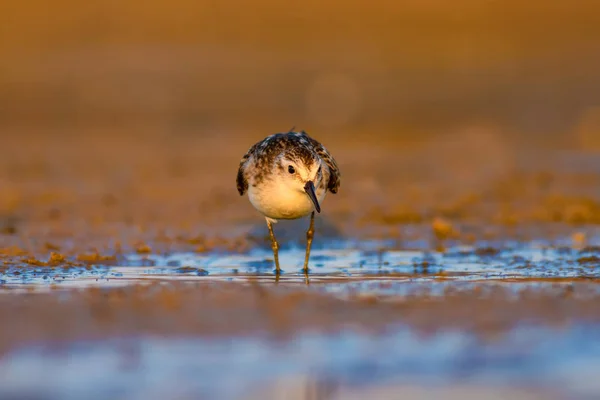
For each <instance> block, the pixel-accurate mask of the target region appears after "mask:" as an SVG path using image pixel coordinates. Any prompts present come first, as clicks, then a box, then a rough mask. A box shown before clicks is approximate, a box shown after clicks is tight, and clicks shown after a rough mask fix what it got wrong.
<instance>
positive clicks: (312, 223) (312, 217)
mask: <svg viewBox="0 0 600 400" xmlns="http://www.w3.org/2000/svg"><path fill="white" fill-rule="evenodd" d="M314 235H315V212H314V211H313V212H312V213H311V214H310V225H309V227H308V230H307V231H306V255H305V256H304V273H305V274H308V259H309V258H310V246H311V245H312V241H313V237H314Z"/></svg>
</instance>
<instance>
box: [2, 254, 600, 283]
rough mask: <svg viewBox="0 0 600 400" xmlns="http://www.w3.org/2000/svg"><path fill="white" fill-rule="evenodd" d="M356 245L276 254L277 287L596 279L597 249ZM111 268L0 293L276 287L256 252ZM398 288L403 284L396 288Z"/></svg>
mask: <svg viewBox="0 0 600 400" xmlns="http://www.w3.org/2000/svg"><path fill="white" fill-rule="evenodd" d="M352 245H353V243H346V245H345V246H338V247H337V248H333V249H328V250H323V249H321V250H314V251H313V252H312V255H311V268H310V273H309V276H308V280H307V279H306V278H307V277H306V276H305V274H304V273H303V271H302V263H303V259H304V249H301V248H291V249H287V250H284V251H281V252H280V262H281V265H282V275H281V276H280V278H279V280H278V281H279V282H287V283H294V282H297V283H330V284H335V285H337V286H338V287H339V285H342V284H348V285H349V286H353V287H357V286H358V287H359V288H360V290H361V291H377V290H378V289H377V287H378V286H377V285H373V284H371V283H372V282H373V281H375V282H382V281H386V282H391V283H393V284H394V287H395V288H396V289H397V293H394V292H390V289H389V288H387V289H386V292H388V294H403V293H404V292H405V291H406V290H407V289H408V288H410V287H411V285H416V284H419V283H424V282H438V283H439V282H442V281H443V282H446V283H448V282H454V283H457V284H458V283H461V282H498V283H501V282H505V283H506V282H511V283H521V284H523V283H526V282H537V283H544V282H552V283H556V282H560V281H564V282H567V283H568V282H569V281H570V280H584V281H585V280H595V279H598V278H600V248H598V247H594V246H590V247H587V248H584V249H580V250H576V249H572V248H569V247H550V246H549V245H548V244H546V243H541V244H536V243H512V244H511V246H510V247H509V246H506V247H502V248H497V247H483V246H481V245H480V246H461V247H452V248H449V249H446V250H445V251H443V252H436V251H427V250H394V249H391V250H387V249H386V248H385V247H384V246H383V244H382V243H377V242H373V243H370V244H364V243H363V247H362V248H356V247H352ZM117 264H118V265H116V266H109V265H102V264H97V265H92V266H87V267H68V268H61V267H58V268H54V267H27V266H26V267H25V268H23V266H20V265H15V266H13V267H9V268H7V269H6V270H5V271H4V272H1V273H0V292H1V291H2V290H1V289H32V288H34V289H44V288H50V287H51V288H53V289H56V288H72V287H88V286H102V287H112V286H123V285H130V284H133V283H144V282H148V281H157V280H158V281H173V280H177V281H210V282H212V281H242V282H244V281H248V280H249V279H253V280H255V279H260V280H262V281H265V282H269V281H274V280H275V279H274V277H275V274H274V269H273V261H272V253H271V252H270V250H263V249H254V250H252V251H250V252H248V253H245V254H223V253H214V254H211V253H173V254H166V255H155V254H152V255H140V254H129V255H126V256H123V257H121V258H120V259H119V260H118V262H117ZM398 283H402V285H398Z"/></svg>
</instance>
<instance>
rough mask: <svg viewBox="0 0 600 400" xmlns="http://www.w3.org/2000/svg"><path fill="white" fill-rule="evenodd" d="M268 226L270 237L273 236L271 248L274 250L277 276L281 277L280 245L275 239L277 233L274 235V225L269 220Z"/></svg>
mask: <svg viewBox="0 0 600 400" xmlns="http://www.w3.org/2000/svg"><path fill="white" fill-rule="evenodd" d="M267 226H268V227H269V236H271V248H272V249H273V259H274V260H275V274H277V275H279V274H280V273H281V269H280V268H279V244H278V243H277V239H275V233H273V223H272V222H271V221H269V220H267Z"/></svg>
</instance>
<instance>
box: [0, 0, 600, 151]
mask: <svg viewBox="0 0 600 400" xmlns="http://www.w3.org/2000/svg"><path fill="white" fill-rule="evenodd" d="M0 59H1V60H2V61H1V62H0V121H1V122H0V124H1V126H2V128H1V129H2V136H5V135H6V136H7V135H9V134H11V133H13V134H19V135H23V134H25V133H26V132H28V131H29V129H22V128H25V127H27V128H35V129H34V130H35V131H36V132H38V133H39V132H40V129H39V128H40V127H41V128H43V132H44V134H46V135H58V134H59V133H63V134H78V133H81V132H82V131H81V129H88V132H89V128H101V129H103V130H104V129H107V130H108V131H110V130H111V129H113V128H119V134H120V135H123V134H126V132H135V131H137V130H136V129H134V128H140V129H141V130H142V131H143V130H144V129H145V128H144V127H149V126H151V127H153V128H154V129H155V130H157V131H160V132H161V134H163V135H168V136H173V135H188V134H193V135H206V134H210V133H215V132H218V133H224V132H227V133H229V134H235V133H236V132H243V131H245V130H248V129H251V130H256V131H261V132H265V133H272V132H276V131H281V130H286V129H288V128H291V127H292V126H294V125H295V126H296V127H298V128H299V129H306V130H308V131H309V132H310V131H311V130H312V131H315V132H324V131H326V132H328V134H331V135H338V134H339V135H348V134H349V133H353V132H354V133H357V134H359V133H369V134H371V133H373V132H378V134H381V135H390V134H391V135H393V136H395V137H399V136H400V135H404V136H406V137H407V138H408V139H417V140H418V139H423V138H425V139H427V138H430V137H432V136H433V137H436V136H439V135H450V134H452V132H456V129H462V128H463V127H465V126H485V127H493V129H495V130H496V131H499V132H502V135H505V136H506V138H517V139H520V140H529V139H532V140H535V139H541V140H542V141H544V142H545V141H549V140H550V139H552V140H557V141H559V142H561V143H563V144H565V143H567V144H569V145H573V146H577V147H586V148H598V147H600V138H599V137H600V133H599V132H600V6H599V5H598V3H597V2H596V1H594V0H576V1H571V2H565V1H558V0H550V1H530V2H523V1H517V0H504V1H494V0H488V1H481V0H461V1H456V2H447V1H441V0H425V1H423V0H419V1H417V0H401V1H398V0H374V1H370V2H368V3H365V2H364V1H356V0H345V1H330V2H321V1H314V0H305V1H301V2H294V3H282V2H279V1H274V0H256V1H253V2H242V1H214V0H206V1H200V2H193V1H187V0H173V1H170V2H163V1H148V2H144V3H143V4H142V3H139V2H133V1H110V0H109V1H105V0H103V1H98V0H91V1H87V2H80V1H76V0H57V1H55V2H52V3H48V2H46V1H41V0H27V1H11V0H7V1H3V2H2V3H1V4H0ZM16 128H18V129H16ZM55 128H56V129H55ZM132 134H133V133H132Z"/></svg>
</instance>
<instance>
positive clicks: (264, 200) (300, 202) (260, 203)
mask: <svg viewBox="0 0 600 400" xmlns="http://www.w3.org/2000/svg"><path fill="white" fill-rule="evenodd" d="M326 193H327V191H326V190H324V188H318V190H317V193H316V194H317V199H318V200H319V204H321V203H322V202H323V200H324V199H325V196H326ZM248 198H249V199H250V203H252V205H253V206H254V208H256V209H257V210H258V211H260V212H261V213H262V214H263V215H265V216H266V217H269V218H272V219H296V218H302V217H305V216H307V215H308V214H310V213H311V212H312V211H314V205H313V203H312V201H311V200H310V198H309V197H308V195H307V194H306V193H304V192H301V191H299V190H290V189H289V188H288V187H287V186H284V185H278V184H277V183H275V182H272V183H265V184H263V185H258V186H256V187H252V186H251V187H250V188H248Z"/></svg>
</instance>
